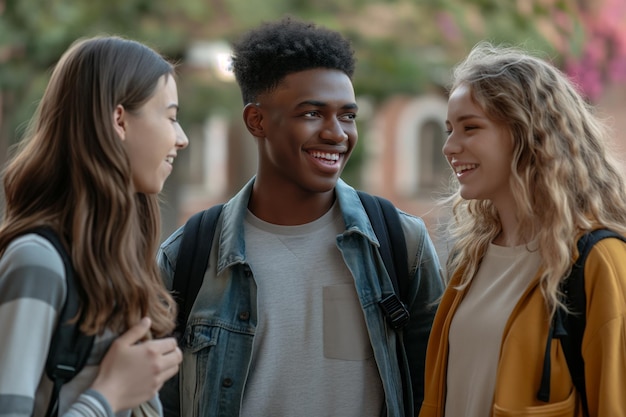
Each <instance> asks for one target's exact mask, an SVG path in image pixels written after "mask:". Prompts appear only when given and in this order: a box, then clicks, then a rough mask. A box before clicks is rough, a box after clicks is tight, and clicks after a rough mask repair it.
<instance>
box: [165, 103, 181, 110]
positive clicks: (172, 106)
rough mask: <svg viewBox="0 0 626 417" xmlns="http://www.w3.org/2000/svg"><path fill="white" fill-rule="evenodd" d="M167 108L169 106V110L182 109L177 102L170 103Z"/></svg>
mask: <svg viewBox="0 0 626 417" xmlns="http://www.w3.org/2000/svg"><path fill="white" fill-rule="evenodd" d="M166 108H167V109H168V110H169V109H176V111H179V110H180V107H178V104H176V103H172V104H170V105H169V106H167V107H166Z"/></svg>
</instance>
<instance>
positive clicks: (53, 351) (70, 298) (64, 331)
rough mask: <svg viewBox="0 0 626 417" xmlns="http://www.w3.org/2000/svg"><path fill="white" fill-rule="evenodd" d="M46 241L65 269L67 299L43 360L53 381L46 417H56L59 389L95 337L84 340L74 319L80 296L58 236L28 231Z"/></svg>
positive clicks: (86, 354)
mask: <svg viewBox="0 0 626 417" xmlns="http://www.w3.org/2000/svg"><path fill="white" fill-rule="evenodd" d="M29 233H36V234H38V235H40V236H42V237H44V238H45V239H47V240H48V241H49V242H50V243H52V245H53V246H54V248H55V249H56V251H57V252H58V253H59V255H60V256H61V259H63V264H64V265H65V280H66V282H67V295H66V300H65V304H64V305H63V308H62V310H61V312H60V315H59V322H58V324H57V327H56V329H55V331H54V334H53V335H52V341H51V342H50V350H49V352H48V358H47V360H46V374H47V375H48V378H50V380H52V383H53V388H52V395H51V397H50V403H49V405H48V411H47V412H46V416H47V417H52V416H57V415H58V412H59V410H58V407H59V393H60V391H61V386H62V385H63V384H65V383H66V382H68V381H70V380H71V379H72V378H74V376H76V374H78V373H79V372H80V370H81V369H83V367H84V366H85V363H86V362H87V358H89V353H90V352H91V348H92V346H93V342H94V338H95V337H94V336H87V335H85V334H84V333H83V332H82V331H80V326H79V325H78V323H77V322H72V321H71V320H72V319H74V318H76V317H77V315H78V311H79V308H80V295H79V293H78V287H77V286H76V282H75V278H74V276H75V273H74V267H73V266H72V259H71V258H70V256H69V254H68V253H67V251H66V249H65V247H64V246H63V244H62V243H61V241H60V240H59V238H58V236H57V234H56V233H55V232H54V231H53V230H52V229H50V228H47V227H40V228H36V229H33V230H29ZM78 322H80V321H78Z"/></svg>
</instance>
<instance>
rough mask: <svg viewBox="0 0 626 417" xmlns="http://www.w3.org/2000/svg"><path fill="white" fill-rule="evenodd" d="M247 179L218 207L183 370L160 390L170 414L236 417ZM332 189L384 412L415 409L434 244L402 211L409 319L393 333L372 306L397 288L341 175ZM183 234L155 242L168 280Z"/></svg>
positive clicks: (245, 303)
mask: <svg viewBox="0 0 626 417" xmlns="http://www.w3.org/2000/svg"><path fill="white" fill-rule="evenodd" d="M253 183H254V178H253V179H252V180H250V182H249V183H248V184H247V185H246V186H245V187H244V188H243V189H242V190H241V191H240V192H239V193H238V194H237V195H236V196H234V197H233V198H232V199H231V200H230V201H229V202H227V203H226V204H225V205H224V208H223V210H222V214H221V219H220V220H219V221H218V225H217V229H216V232H215V233H216V234H215V238H214V239H213V246H212V249H211V254H210V258H209V266H208V268H207V271H206V272H205V275H204V281H203V283H202V286H201V288H200V291H199V293H198V297H197V298H196V301H195V303H194V305H193V307H192V310H191V313H190V315H189V320H188V322H187V325H186V328H185V331H184V335H183V340H182V346H181V349H182V351H183V363H182V366H181V369H180V372H179V375H178V376H177V377H174V378H172V379H171V380H170V381H168V382H167V383H166V384H165V386H164V388H163V389H162V390H161V393H160V394H161V401H162V402H163V406H164V409H165V415H166V416H184V417H196V416H212V417H226V416H228V417H232V416H238V415H239V409H240V405H241V401H242V397H243V390H244V386H245V384H246V377H247V375H248V371H249V365H250V360H251V357H252V346H253V338H254V333H255V328H256V323H257V312H256V285H255V281H254V277H253V276H252V271H251V269H250V266H249V265H248V263H247V261H246V251H245V240H244V224H243V223H244V218H245V216H246V213H247V207H248V201H249V198H250V194H251V192H252V185H253ZM335 192H336V197H337V200H338V203H339V207H340V209H341V212H342V215H343V219H344V222H345V225H346V229H345V231H344V232H343V233H342V234H340V235H338V236H337V248H338V249H339V251H341V253H342V255H343V259H344V260H345V262H346V265H347V266H348V269H349V270H350V271H352V273H353V276H354V282H355V286H356V290H357V294H358V297H359V300H360V303H361V306H362V309H363V314H364V317H365V323H366V326H367V329H368V333H369V336H370V341H371V344H372V348H373V351H374V357H375V360H376V363H377V365H378V369H379V372H380V377H381V380H382V385H383V390H384V393H385V410H384V411H383V414H382V415H386V416H390V417H391V416H394V417H402V416H412V415H417V413H418V412H419V407H420V405H421V402H422V398H423V391H424V358H425V354H426V345H427V342H428V336H429V333H430V328H431V324H432V321H433V318H434V315H435V310H436V304H435V303H436V302H437V301H438V299H439V297H440V296H441V294H442V292H443V280H442V275H441V267H440V263H439V259H438V257H437V254H436V252H435V248H434V246H433V244H432V241H431V240H430V237H429V236H428V233H427V230H426V227H425V225H424V222H423V221H422V220H421V219H420V218H418V217H415V216H411V215H409V214H406V213H403V212H400V219H401V223H402V227H403V231H404V234H405V237H406V242H407V253H408V261H409V265H408V268H409V271H410V280H411V282H410V284H409V285H408V291H407V295H406V297H404V299H403V301H404V302H405V303H406V304H407V306H408V309H409V312H410V314H411V319H410V321H409V323H408V324H407V325H406V326H405V327H404V329H403V331H402V333H403V334H402V335H399V334H398V333H397V332H396V331H394V330H393V329H392V328H391V327H390V326H389V325H388V323H387V322H386V319H385V316H384V315H383V313H382V310H381V308H380V307H379V305H378V302H379V301H380V300H381V299H382V298H384V297H385V296H387V295H389V294H390V293H392V292H393V284H392V282H391V280H390V278H389V276H388V275H387V273H386V271H385V267H384V264H383V261H382V258H381V257H380V256H379V254H378V251H377V250H375V249H376V247H377V246H378V245H379V244H378V239H377V238H376V236H375V234H374V231H373V230H372V226H371V224H370V221H369V218H368V216H367V214H366V212H365V209H364V208H363V206H362V204H361V201H360V199H359V197H358V194H357V193H356V191H355V190H354V189H353V188H352V187H350V186H349V185H347V184H346V183H345V182H343V181H342V180H339V181H338V183H337V185H336V188H335ZM181 235H182V227H181V228H180V229H178V230H177V231H176V232H174V233H173V234H172V235H171V236H170V237H169V238H168V239H167V240H166V241H165V242H164V243H163V244H162V245H161V248H160V250H159V255H158V262H159V265H160V268H161V271H162V274H163V279H164V282H165V284H166V286H167V287H168V288H172V279H173V276H174V269H175V267H176V258H177V253H178V248H179V245H180V241H181V239H180V238H181ZM400 337H402V338H403V344H404V356H405V360H402V361H399V360H398V358H397V350H396V343H398V340H401V339H400ZM401 368H402V369H401ZM403 374H404V375H410V385H411V386H412V388H411V387H408V386H405V387H404V391H403V386H402V375H403ZM408 384H409V383H407V385H408ZM405 402H406V404H404V403H405Z"/></svg>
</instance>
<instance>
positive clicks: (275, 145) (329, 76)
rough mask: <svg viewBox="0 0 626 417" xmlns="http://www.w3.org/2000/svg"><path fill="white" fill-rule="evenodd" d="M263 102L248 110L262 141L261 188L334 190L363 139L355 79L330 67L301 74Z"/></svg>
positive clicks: (292, 76)
mask: <svg viewBox="0 0 626 417" xmlns="http://www.w3.org/2000/svg"><path fill="white" fill-rule="evenodd" d="M258 101H259V103H255V104H249V105H248V106H247V107H248V108H247V109H246V110H245V112H244V117H246V118H247V119H249V121H248V122H247V123H248V126H249V129H250V131H251V133H252V134H253V135H254V136H255V137H256V138H257V141H258V148H259V168H258V172H257V184H258V185H259V186H262V187H264V189H272V190H274V191H276V190H279V191H280V192H295V193H303V192H304V193H324V192H328V191H332V190H333V189H334V187H335V185H336V183H337V180H338V179H339V176H340V175H341V172H342V171H343V169H344V167H345V165H346V163H347V162H348V159H349V157H350V155H351V153H352V151H353V149H354V146H355V145H356V143H357V139H358V134H357V128H356V122H355V118H356V113H357V105H356V101H355V97H354V89H353V87H352V82H351V81H350V78H349V77H348V76H347V75H346V74H344V73H343V72H341V71H338V70H330V69H312V70H306V71H301V72H296V73H293V74H289V75H287V76H286V77H285V78H284V79H283V81H282V82H281V83H280V84H279V85H278V87H277V88H276V89H274V90H272V91H271V92H269V93H266V94H262V95H261V96H260V97H259V99H258ZM250 115H252V116H250ZM250 120H251V121H252V124H253V125H254V126H253V127H250V125H251V123H250Z"/></svg>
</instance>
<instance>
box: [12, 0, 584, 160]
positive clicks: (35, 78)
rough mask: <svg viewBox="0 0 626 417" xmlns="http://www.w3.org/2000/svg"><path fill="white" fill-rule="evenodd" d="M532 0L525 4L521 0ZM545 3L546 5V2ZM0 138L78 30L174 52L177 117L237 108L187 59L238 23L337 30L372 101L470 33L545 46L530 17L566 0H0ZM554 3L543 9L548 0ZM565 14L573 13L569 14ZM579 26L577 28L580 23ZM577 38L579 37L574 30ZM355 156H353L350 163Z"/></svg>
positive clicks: (419, 84) (412, 85)
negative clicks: (292, 23) (308, 24)
mask: <svg viewBox="0 0 626 417" xmlns="http://www.w3.org/2000/svg"><path fill="white" fill-rule="evenodd" d="M527 1H528V2H531V3H532V5H533V7H532V8H531V12H530V14H524V13H521V12H520V11H519V10H518V9H519V8H518V5H519V4H521V3H519V2H527ZM551 3H552V5H551ZM0 4H4V9H2V8H0V94H2V103H3V108H2V117H0V121H2V125H0V141H3V142H4V143H5V144H6V143H12V142H15V141H16V140H17V139H19V136H20V133H21V132H22V129H21V128H19V127H20V126H24V124H25V123H26V122H27V121H28V119H29V118H30V116H31V115H32V112H33V110H34V107H35V105H36V102H37V100H38V98H39V97H41V94H42V92H43V88H44V86H45V84H46V80H47V77H48V76H49V71H50V69H51V68H52V66H53V65H54V63H55V62H56V60H57V59H58V58H59V56H60V55H61V54H62V53H63V51H64V50H65V49H66V48H67V47H68V46H69V45H70V44H71V43H72V42H73V41H75V40H76V39H77V38H80V37H87V36H92V35H96V34H103V33H106V34H119V35H122V36H127V37H131V38H134V39H137V40H140V41H142V42H145V43H147V44H148V45H150V46H153V47H154V48H155V49H157V50H159V51H160V52H162V53H164V54H165V55H166V56H168V57H169V58H172V59H175V60H180V61H181V63H182V64H183V65H182V66H181V72H182V74H181V77H180V81H179V89H180V92H179V95H180V101H181V107H182V110H183V111H182V112H181V120H182V122H183V123H200V122H202V120H204V118H206V116H207V114H210V112H215V111H219V112H225V113H227V114H231V113H232V114H233V115H234V116H233V117H238V115H239V110H240V107H241V103H240V97H239V93H238V90H237V88H236V86H235V84H234V83H232V82H225V81H222V80H218V79H216V78H215V77H212V76H211V75H210V74H208V73H207V71H206V70H200V69H196V70H192V69H189V68H186V67H185V65H184V64H185V58H186V54H187V49H188V47H189V45H190V42H191V41H194V40H208V41H214V40H227V41H228V40H232V39H234V38H235V37H236V36H238V35H239V34H240V33H241V32H242V31H243V30H245V29H248V28H250V27H252V26H255V25H257V24H259V23H260V22H262V21H268V20H271V19H275V18H278V17H281V16H283V15H285V14H291V15H294V16H296V17H300V18H304V19H310V20H313V21H315V22H317V23H318V24H321V25H324V26H328V27H330V28H333V29H336V30H340V31H342V32H343V33H345V34H346V35H347V36H348V37H349V38H350V39H351V40H353V43H354V47H355V50H356V54H357V59H358V62H357V70H356V73H355V80H354V82H355V88H356V90H357V92H358V93H359V94H364V95H369V96H371V97H373V98H374V99H375V100H376V101H381V100H384V99H385V98H386V97H388V96H390V95H392V94H396V93H400V94H419V93H420V92H423V91H426V90H428V89H430V88H432V87H433V86H435V87H437V88H439V87H440V86H441V85H443V84H445V81H446V76H447V75H446V74H447V72H448V70H449V68H450V66H451V65H453V64H454V63H455V62H457V61H458V60H459V59H461V58H462V57H463V55H464V54H465V53H466V52H467V50H468V49H469V47H471V46H472V45H473V44H474V43H476V42H477V41H479V40H481V39H484V38H490V39H491V40H493V41H496V42H507V43H516V44H517V43H522V42H524V43H525V44H526V45H528V46H530V47H532V48H534V49H540V50H547V51H552V43H551V42H552V41H551V40H547V39H545V37H544V36H543V35H542V33H541V32H540V31H539V30H538V27H537V25H536V21H535V19H536V17H544V18H545V16H547V15H549V13H550V12H551V10H552V9H554V8H557V9H559V10H565V11H566V12H568V13H570V12H571V11H570V10H568V9H567V8H568V4H570V2H569V1H567V0H553V1H552V2H550V1H538V0H537V1H533V0H515V1H512V0H419V1H418V0H263V1H261V0H177V1H170V0H90V1H71V0H4V3H2V0H0ZM549 6H550V7H552V9H550V7H549ZM570 20H572V21H573V20H574V17H572V18H571V19H570ZM578 33H580V32H578ZM576 42H577V44H578V45H580V44H582V42H580V41H579V40H578V41H576ZM355 161H358V156H357V155H355V156H353V161H351V165H356V164H355Z"/></svg>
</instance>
